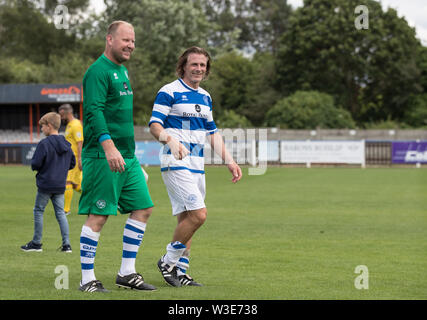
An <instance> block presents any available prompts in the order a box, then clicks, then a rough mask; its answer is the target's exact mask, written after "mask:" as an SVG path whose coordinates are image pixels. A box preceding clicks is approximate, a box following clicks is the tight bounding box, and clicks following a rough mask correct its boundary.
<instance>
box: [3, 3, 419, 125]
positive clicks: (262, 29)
mask: <svg viewBox="0 0 427 320" xmlns="http://www.w3.org/2000/svg"><path fill="white" fill-rule="evenodd" d="M104 3H105V5H106V10H105V12H103V13H101V14H99V15H97V14H95V13H94V12H89V11H88V10H87V8H88V6H89V0H63V1H57V0H45V1H39V0H8V1H5V0H0V48H1V51H0V58H1V59H0V83H68V82H81V81H82V78H83V75H84V72H85V71H86V69H87V68H88V66H89V65H90V64H91V63H93V61H94V60H95V59H97V58H98V57H99V55H100V54H101V53H102V52H103V49H104V46H105V31H106V29H107V26H108V25H109V23H110V22H112V21H113V20H126V21H128V22H130V23H132V24H133V25H134V27H135V35H136V50H135V51H134V53H133V56H132V58H131V60H130V61H129V62H127V63H126V67H127V68H128V70H129V75H130V77H131V80H132V87H133V89H134V109H135V122H136V124H137V125H147V123H148V119H149V117H150V114H151V108H152V104H153V101H154V98H155V95H156V93H157V91H158V90H159V88H160V87H161V86H163V85H164V84H165V83H166V82H169V81H172V80H173V79H175V77H176V75H175V63H176V60H177V58H178V56H179V55H180V54H181V53H182V51H183V50H184V49H186V48H188V47H190V46H192V45H197V46H201V47H204V48H206V49H207V50H208V51H209V52H210V54H211V56H212V58H213V63H212V72H211V75H210V76H209V78H208V79H207V80H206V81H205V82H204V83H203V85H202V86H203V87H204V88H205V89H206V90H208V91H209V92H210V93H211V95H212V98H213V102H214V117H215V119H216V122H217V125H218V126H221V127H253V126H274V127H281V128H290V129H310V128H427V47H424V46H423V45H422V44H421V42H420V41H419V39H417V38H416V34H415V30H414V28H412V27H410V26H409V25H408V23H407V21H406V20H405V19H404V18H403V17H399V16H398V14H397V12H396V11H395V10H394V9H390V8H389V9H387V10H384V9H383V8H382V7H381V5H380V3H379V2H377V1H374V0H366V1H364V5H365V6H366V8H367V10H368V14H367V15H366V17H364V19H368V21H369V27H368V28H367V29H366V28H362V29H360V28H356V26H355V19H357V18H360V16H359V17H358V14H357V13H356V12H355V8H356V7H357V6H358V5H359V1H358V0H304V5H303V6H302V7H300V8H297V9H293V8H292V7H291V6H290V5H289V4H288V3H287V1H286V0H264V1H261V0H216V1H213V0H120V1H119V0H104ZM59 4H61V5H64V6H65V7H66V9H67V14H66V15H64V16H63V19H67V28H65V29H64V28H58V25H57V24H56V23H55V19H54V18H55V14H57V11H55V9H57V8H58V5H59Z"/></svg>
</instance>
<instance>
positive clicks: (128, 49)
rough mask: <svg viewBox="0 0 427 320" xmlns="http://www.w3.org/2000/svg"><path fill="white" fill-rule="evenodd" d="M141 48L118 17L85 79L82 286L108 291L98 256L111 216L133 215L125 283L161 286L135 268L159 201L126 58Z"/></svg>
mask: <svg viewBox="0 0 427 320" xmlns="http://www.w3.org/2000/svg"><path fill="white" fill-rule="evenodd" d="M134 49H135V33H134V29H133V26H132V25H131V24H129V23H127V22H124V21H115V22H113V23H112V24H111V25H110V26H109V27H108V31H107V36H106V45H105V51H104V54H103V55H101V57H99V58H98V60H96V61H95V62H94V63H93V64H92V65H91V66H90V67H89V68H88V70H87V71H86V74H85V75H84V78H83V135H84V143H83V150H82V165H83V181H82V195H81V197H80V202H79V214H82V215H88V217H87V220H86V222H85V224H84V225H83V227H82V232H81V237H80V261H81V269H82V280H81V282H80V290H81V291H85V292H105V291H107V290H106V289H105V288H104V287H103V285H102V283H101V282H100V281H99V280H97V279H96V277H95V272H94V262H95V254H96V249H97V246H98V240H99V236H100V232H101V229H102V227H103V226H104V224H105V222H106V221H107V219H108V217H109V216H110V215H117V210H119V211H120V213H122V214H127V213H130V215H129V217H128V219H127V221H126V225H125V227H124V232H123V255H122V263H121V266H120V269H119V271H118V274H117V277H116V284H117V285H118V286H120V287H125V288H132V289H138V290H155V289H156V288H155V287H154V286H152V285H150V284H147V283H145V282H144V279H143V277H142V276H141V275H140V274H139V273H137V272H136V270H135V259H136V255H137V253H138V249H139V247H140V245H141V242H142V238H143V236H144V232H145V227H146V223H147V221H148V218H149V217H150V215H151V212H152V207H153V202H152V201H151V197H150V194H149V192H148V187H147V183H146V180H145V178H144V174H143V171H142V169H141V166H140V164H139V162H138V160H137V158H136V157H135V140H134V129H133V92H132V87H131V85H130V82H129V75H128V71H127V69H126V67H125V66H123V65H122V63H123V62H125V61H127V60H129V59H130V56H131V53H132V51H133V50H134Z"/></svg>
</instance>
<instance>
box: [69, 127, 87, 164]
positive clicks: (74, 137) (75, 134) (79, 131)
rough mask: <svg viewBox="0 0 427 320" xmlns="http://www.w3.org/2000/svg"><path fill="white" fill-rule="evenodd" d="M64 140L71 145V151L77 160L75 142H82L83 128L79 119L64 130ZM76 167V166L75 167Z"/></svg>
mask: <svg viewBox="0 0 427 320" xmlns="http://www.w3.org/2000/svg"><path fill="white" fill-rule="evenodd" d="M65 139H66V140H67V141H68V142H69V143H71V150H73V153H74V156H75V157H76V161H78V159H77V142H79V141H83V126H82V123H81V122H80V120H79V119H74V120H72V121H70V122H69V123H68V124H67V127H66V128H65ZM76 167H77V165H76Z"/></svg>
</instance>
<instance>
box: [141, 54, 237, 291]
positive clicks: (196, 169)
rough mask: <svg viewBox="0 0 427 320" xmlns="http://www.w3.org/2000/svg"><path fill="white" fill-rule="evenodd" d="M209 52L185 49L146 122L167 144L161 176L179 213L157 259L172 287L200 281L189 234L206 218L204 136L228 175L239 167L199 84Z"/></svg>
mask: <svg viewBox="0 0 427 320" xmlns="http://www.w3.org/2000/svg"><path fill="white" fill-rule="evenodd" d="M210 60H211V59H210V56H209V54H208V52H207V51H206V50H204V49H202V48H199V47H191V48H189V49H187V50H186V51H185V52H184V53H183V54H182V55H181V57H180V58H179V60H178V63H177V68H176V72H177V75H178V77H179V78H178V79H177V80H175V81H173V82H171V83H169V84H167V85H165V86H163V87H162V88H161V89H160V90H159V92H158V93H157V96H156V100H155V101H154V106H153V111H152V115H151V119H150V122H149V126H150V132H151V134H152V135H153V136H154V137H155V138H156V139H157V140H159V141H160V142H161V143H163V144H164V145H165V146H164V148H163V152H162V154H161V171H162V177H163V181H164V183H165V185H166V189H167V191H168V194H169V198H170V201H171V204H172V214H173V215H174V216H177V218H178V224H177V226H176V228H175V231H174V234H173V239H172V242H171V243H169V244H168V245H167V246H166V254H165V255H163V256H162V257H161V258H160V260H159V261H158V263H157V266H158V268H159V270H160V272H161V273H162V275H163V278H164V279H165V281H166V282H167V283H168V284H170V285H172V286H174V287H180V286H185V285H191V286H200V285H201V284H199V283H197V282H196V281H194V280H193V279H192V278H191V277H190V276H189V275H188V274H187V273H186V271H187V269H188V267H189V255H190V247H191V242H192V237H193V234H194V233H195V232H196V230H197V229H198V228H200V226H202V225H203V223H204V222H205V220H206V216H207V210H206V205H205V202H204V199H205V190H206V187H205V170H204V157H203V147H204V144H205V140H206V138H208V141H209V143H210V145H211V146H212V149H213V150H214V151H215V152H216V153H217V154H218V155H219V156H221V158H222V159H223V161H224V162H225V164H226V165H227V167H228V169H229V171H230V172H231V174H232V180H231V181H232V182H233V183H236V182H237V181H239V180H240V179H241V177H242V170H241V169H240V167H239V166H238V165H237V163H236V162H235V161H234V160H233V158H232V157H231V155H230V154H229V152H228V151H227V150H226V148H225V145H224V142H223V140H222V137H221V135H220V133H219V132H218V130H217V128H216V125H215V122H214V120H213V117H212V99H211V96H210V95H209V93H208V92H207V91H206V90H204V89H202V88H201V87H199V84H200V82H201V81H202V80H203V79H204V78H205V77H206V76H208V75H209V71H210Z"/></svg>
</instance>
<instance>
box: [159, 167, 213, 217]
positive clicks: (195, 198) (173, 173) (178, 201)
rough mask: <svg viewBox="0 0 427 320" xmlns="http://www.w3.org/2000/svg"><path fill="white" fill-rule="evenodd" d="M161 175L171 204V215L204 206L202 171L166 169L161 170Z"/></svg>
mask: <svg viewBox="0 0 427 320" xmlns="http://www.w3.org/2000/svg"><path fill="white" fill-rule="evenodd" d="M162 177H163V181H164V182H165V185H166V189H167V191H168V194H169V199H170V201H171V204H172V215H174V216H176V215H178V214H180V213H181V212H184V211H188V210H197V209H201V208H205V207H206V205H205V195H206V182H205V175H204V174H203V173H194V172H190V171H188V170H168V171H163V172H162Z"/></svg>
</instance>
